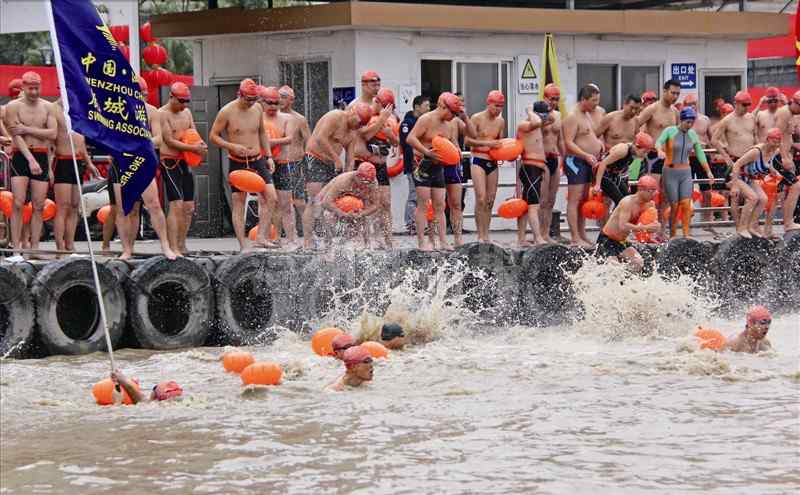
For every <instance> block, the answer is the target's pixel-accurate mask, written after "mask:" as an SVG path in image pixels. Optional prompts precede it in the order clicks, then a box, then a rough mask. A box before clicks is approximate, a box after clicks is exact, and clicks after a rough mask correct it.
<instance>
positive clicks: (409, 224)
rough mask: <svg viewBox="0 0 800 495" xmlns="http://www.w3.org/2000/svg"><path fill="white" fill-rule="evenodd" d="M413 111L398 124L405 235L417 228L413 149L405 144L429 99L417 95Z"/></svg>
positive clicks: (429, 101)
mask: <svg viewBox="0 0 800 495" xmlns="http://www.w3.org/2000/svg"><path fill="white" fill-rule="evenodd" d="M412 105H413V110H409V111H408V112H406V115H405V117H403V122H401V123H400V148H401V149H402V151H403V174H405V176H406V178H407V179H408V199H407V200H406V210H405V215H404V218H405V222H406V233H407V234H408V235H416V233H417V227H416V225H415V221H414V213H415V211H416V209H417V190H416V188H415V187H414V175H413V174H414V148H412V147H411V145H409V144H408V143H407V142H406V138H408V135H409V133H411V129H413V128H414V125H415V124H416V123H417V119H419V118H420V116H421V115H422V114H425V113H428V112H429V111H430V110H431V99H430V98H429V97H427V96H423V95H417V96H415V97H414V100H413V102H412Z"/></svg>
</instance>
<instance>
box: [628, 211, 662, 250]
mask: <svg viewBox="0 0 800 495" xmlns="http://www.w3.org/2000/svg"><path fill="white" fill-rule="evenodd" d="M657 221H658V210H657V209H655V208H653V207H652V206H651V207H649V208H647V209H645V210H644V211H643V212H642V213H640V214H639V219H638V220H637V221H636V223H637V224H638V225H650V224H651V223H653V222H657ZM633 237H634V238H635V239H636V240H637V241H638V242H641V243H642V244H647V243H649V242H652V241H653V238H652V236H651V232H643V231H641V230H637V231H636V232H635V233H634V234H633Z"/></svg>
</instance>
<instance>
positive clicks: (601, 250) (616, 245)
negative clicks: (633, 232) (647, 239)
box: [595, 232, 630, 258]
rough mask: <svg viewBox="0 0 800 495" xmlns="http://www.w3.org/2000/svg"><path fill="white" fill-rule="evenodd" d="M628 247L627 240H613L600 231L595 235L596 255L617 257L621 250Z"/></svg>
mask: <svg viewBox="0 0 800 495" xmlns="http://www.w3.org/2000/svg"><path fill="white" fill-rule="evenodd" d="M629 247H630V243H629V242H628V241H615V240H614V239H612V238H610V237H608V236H607V235H605V234H604V233H602V232H600V235H599V236H597V248H596V250H595V253H596V254H597V256H602V257H604V258H610V257H612V256H614V257H616V258H619V257H620V255H621V254H622V252H623V251H625V250H626V249H628V248H629Z"/></svg>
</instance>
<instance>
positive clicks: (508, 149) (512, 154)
mask: <svg viewBox="0 0 800 495" xmlns="http://www.w3.org/2000/svg"><path fill="white" fill-rule="evenodd" d="M521 154H522V141H519V140H518V139H514V138H505V139H501V140H500V147H498V148H489V158H491V159H492V160H497V161H511V160H516V159H517V158H518V157H519V155H521Z"/></svg>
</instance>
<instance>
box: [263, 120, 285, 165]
mask: <svg viewBox="0 0 800 495" xmlns="http://www.w3.org/2000/svg"><path fill="white" fill-rule="evenodd" d="M266 132H267V137H269V138H270V139H280V138H282V137H283V133H282V132H281V131H280V130H278V128H277V127H275V126H274V125H273V124H272V123H271V122H267V131H266ZM269 152H270V153H272V158H273V159H275V157H276V156H278V155H280V154H281V145H280V144H275V145H273V146H270V148H269Z"/></svg>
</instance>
